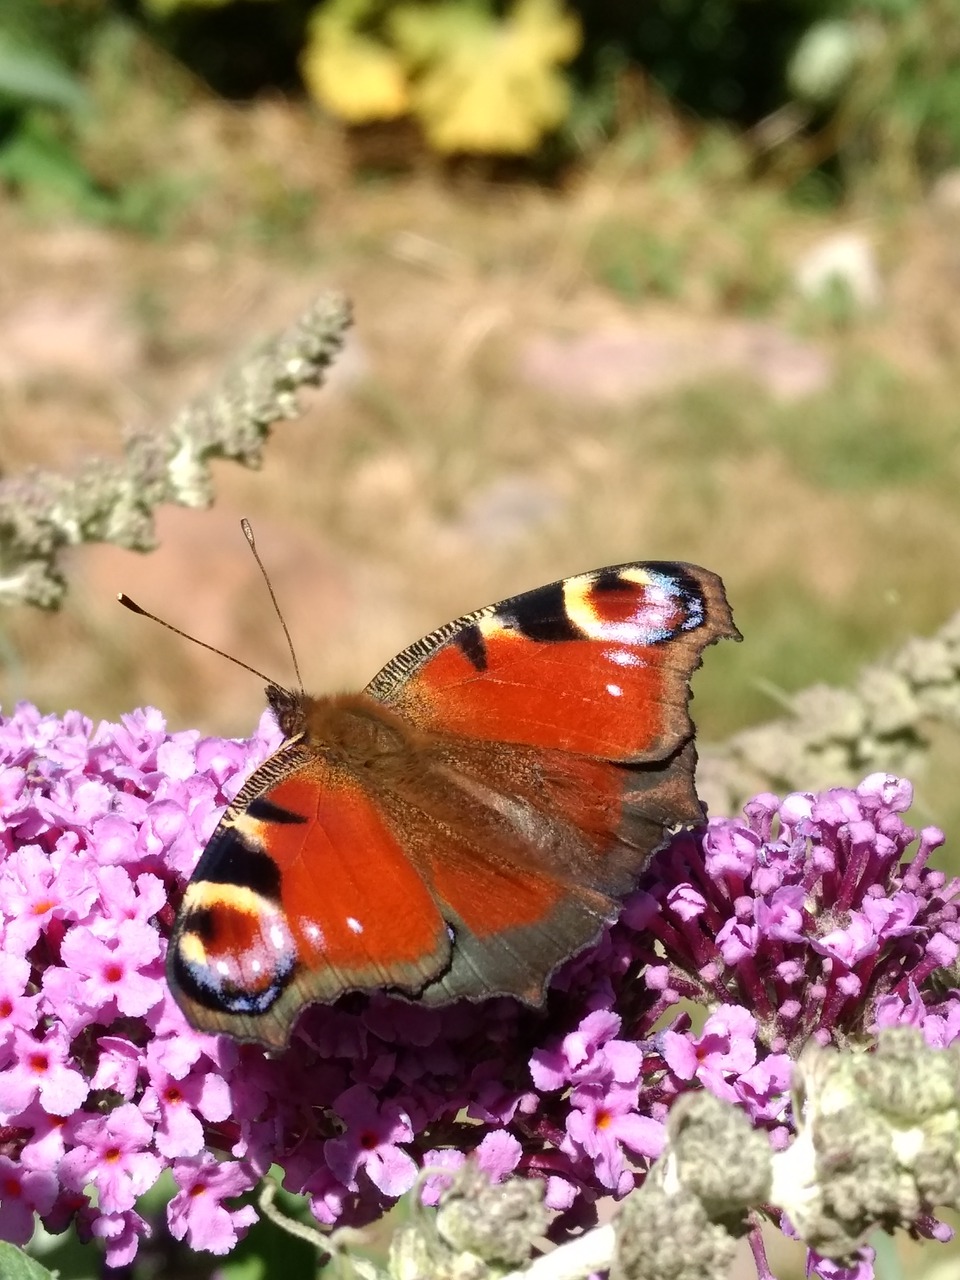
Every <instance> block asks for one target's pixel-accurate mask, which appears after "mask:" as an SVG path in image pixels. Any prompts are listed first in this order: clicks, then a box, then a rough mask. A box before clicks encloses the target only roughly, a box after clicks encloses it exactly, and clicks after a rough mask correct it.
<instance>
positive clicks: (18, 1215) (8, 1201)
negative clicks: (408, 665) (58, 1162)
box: [0, 1156, 57, 1244]
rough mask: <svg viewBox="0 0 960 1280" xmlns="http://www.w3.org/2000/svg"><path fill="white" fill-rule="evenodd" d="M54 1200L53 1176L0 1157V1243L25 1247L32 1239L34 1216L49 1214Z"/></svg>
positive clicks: (55, 1186) (46, 1170) (55, 1190)
mask: <svg viewBox="0 0 960 1280" xmlns="http://www.w3.org/2000/svg"><path fill="white" fill-rule="evenodd" d="M56 1198H57V1178H56V1175H55V1174H54V1173H51V1172H50V1170H48V1169H29V1168H26V1167H24V1166H23V1165H20V1164H14V1162H13V1161H12V1160H9V1159H8V1158H7V1157H6V1156H0V1240H10V1241H12V1242H13V1244H26V1243H27V1241H28V1240H29V1239H30V1237H31V1236H32V1235H33V1227H34V1214H35V1213H49V1212H50V1210H51V1209H52V1208H53V1203H54V1201H55V1200H56Z"/></svg>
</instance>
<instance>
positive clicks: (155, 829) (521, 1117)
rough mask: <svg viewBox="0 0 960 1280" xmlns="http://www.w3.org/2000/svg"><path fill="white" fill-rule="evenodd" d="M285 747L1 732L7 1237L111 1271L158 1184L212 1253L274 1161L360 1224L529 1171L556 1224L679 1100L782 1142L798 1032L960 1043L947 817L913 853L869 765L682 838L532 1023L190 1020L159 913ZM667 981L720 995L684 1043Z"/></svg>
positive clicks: (439, 1014) (631, 1155)
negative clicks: (880, 1032) (169, 1178)
mask: <svg viewBox="0 0 960 1280" xmlns="http://www.w3.org/2000/svg"><path fill="white" fill-rule="evenodd" d="M276 741H277V734H276V730H275V728H274V727H273V724H272V721H270V720H269V719H267V718H265V719H264V721H263V722H262V723H261V726H260V729H259V731H258V733H257V734H256V735H255V736H254V737H253V738H252V739H251V740H250V741H249V742H230V741H221V740H219V739H209V738H201V737H199V735H197V734H195V733H180V734H174V735H168V734H167V733H166V731H165V727H164V724H163V721H162V719H161V717H160V715H159V714H158V713H157V712H155V711H149V710H148V711H145V712H139V713H136V714H134V715H130V716H127V717H125V718H124V719H123V721H122V723H121V724H119V725H114V724H101V725H99V726H98V727H97V728H94V727H93V726H92V725H91V724H90V722H89V721H87V720H85V719H84V718H83V717H81V716H79V715H77V714H68V715H67V716H66V717H64V718H63V719H59V718H55V717H52V716H48V717H43V716H41V715H40V714H39V713H38V712H37V711H36V710H35V709H34V708H32V707H29V706H26V705H24V706H21V707H19V708H18V709H17V711H16V713H15V714H14V715H13V716H12V717H10V718H9V719H6V720H3V721H0V1237H2V1238H5V1239H8V1240H13V1241H16V1242H24V1241H25V1240H27V1239H28V1237H29V1236H30V1233H31V1231H32V1228H33V1222H34V1216H35V1215H39V1217H40V1219H41V1220H42V1221H43V1223H44V1225H45V1226H46V1227H47V1228H48V1230H50V1231H54V1232H56V1231H60V1230H62V1229H64V1228H65V1227H66V1226H67V1225H69V1224H70V1223H73V1224H74V1225H75V1226H76V1229H77V1230H78V1232H79V1233H80V1235H81V1237H83V1238H85V1239H92V1238H98V1239H101V1240H102V1241H103V1243H104V1247H105V1250H106V1260H107V1262H108V1264H109V1265H111V1266H119V1265H124V1264H126V1263H129V1262H130V1261H131V1260H132V1259H133V1258H134V1256H135V1255H136V1252H137V1249H138V1246H139V1245H140V1243H141V1241H142V1239H143V1238H144V1237H147V1236H149V1234H150V1231H151V1229H152V1224H151V1223H149V1222H147V1221H146V1220H145V1219H144V1218H143V1217H142V1216H140V1214H139V1213H138V1211H137V1200H138V1197H139V1196H140V1195H141V1194H142V1193H143V1192H144V1191H146V1190H147V1189H148V1188H150V1187H151V1186H152V1185H153V1184H154V1183H155V1182H156V1180H157V1178H158V1177H159V1175H160V1173H161V1172H162V1171H164V1170H170V1172H171V1173H172V1175H173V1180H174V1182H175V1184H176V1186H177V1188H178V1190H177V1192H176V1194H175V1195H174V1197H173V1199H172V1200H171V1201H170V1203H169V1205H168V1208H167V1226H168V1228H169V1230H170V1231H171V1232H172V1234H173V1235H174V1236H175V1237H177V1238H178V1239H185V1240H186V1241H187V1242H188V1244H189V1245H190V1246H191V1247H192V1248H194V1249H206V1250H210V1251H212V1252H214V1253H225V1252H228V1251H229V1250H230V1249H231V1248H232V1247H233V1245H234V1244H235V1243H236V1241H237V1239H238V1238H239V1236H241V1235H242V1234H243V1233H244V1231H245V1230H246V1229H247V1227H248V1226H249V1225H250V1224H251V1223H252V1222H253V1221H254V1220H255V1218H256V1212H255V1210H254V1209H253V1207H252V1206H251V1205H249V1204H245V1203H243V1202H242V1200H240V1201H238V1197H242V1196H243V1195H244V1194H245V1193H247V1192H249V1191H250V1190H251V1189H252V1188H253V1187H254V1186H255V1185H256V1184H257V1182H258V1180H259V1178H260V1176H261V1175H262V1174H263V1173H264V1172H265V1170H266V1169H267V1168H268V1167H269V1166H270V1165H271V1164H274V1163H277V1164H279V1165H281V1166H282V1167H283V1169H284V1171H285V1185H286V1186H287V1187H288V1189H290V1190H292V1191H295V1192H303V1193H305V1194H306V1195H307V1196H308V1197H309V1202H310V1206H311V1208H312V1211H313V1213H314V1215H315V1216H316V1218H317V1219H318V1221H319V1222H321V1223H323V1224H338V1223H344V1224H346V1223H362V1222H365V1221H369V1220H371V1219H372V1218H375V1217H377V1216H379V1215H380V1214H381V1213H382V1212H383V1211H384V1209H385V1208H386V1207H388V1206H389V1204H391V1203H392V1202H393V1201H394V1200H395V1199H396V1197H397V1196H399V1195H401V1194H402V1193H404V1192H406V1191H408V1190H409V1189H410V1188H411V1186H412V1185H413V1183H414V1180H415V1178H416V1175H417V1172H418V1170H419V1168H420V1167H422V1166H424V1165H428V1166H430V1167H432V1168H434V1169H444V1168H446V1169H452V1168H455V1167H456V1166H458V1165H459V1164H460V1163H462V1161H463V1160H464V1159H465V1158H466V1156H467V1154H474V1155H475V1156H476V1158H477V1159H478V1160H479V1162H480V1164H481V1165H482V1166H483V1167H484V1168H485V1169H486V1170H487V1171H488V1172H489V1173H490V1174H491V1175H493V1176H494V1177H497V1178H500V1177H505V1176H507V1175H508V1174H510V1173H514V1172H520V1173H525V1174H530V1175H536V1176H540V1177H543V1178H545V1179H546V1182H547V1198H548V1202H549V1204H550V1205H551V1206H552V1207H553V1208H554V1209H556V1210H558V1211H559V1212H558V1217H557V1219H556V1222H555V1224H554V1232H555V1234H556V1235H557V1237H558V1238H559V1237H561V1236H562V1235H563V1234H564V1233H565V1232H567V1231H569V1230H571V1229H573V1228H574V1227H578V1226H582V1225H584V1224H585V1223H588V1222H589V1221H590V1220H591V1218H592V1215H593V1212H594V1206H595V1202H596V1201H597V1199H598V1198H599V1197H601V1196H604V1195H609V1194H611V1193H612V1194H613V1195H615V1196H622V1195H624V1194H626V1193H627V1192H628V1191H629V1190H630V1189H631V1188H632V1187H633V1186H635V1185H636V1184H637V1182H638V1181H640V1180H642V1178H643V1175H644V1171H645V1169H646V1168H647V1167H648V1166H649V1163H650V1162H651V1161H652V1160H653V1159H655V1158H656V1156H657V1155H658V1154H659V1152H660V1151H661V1149H662V1146H663V1141H664V1132H665V1131H664V1120H665V1117H666V1114H667V1111H668V1110H669V1107H670V1104H671V1102H672V1101H673V1099H674V1098H675V1097H676V1095H677V1094H679V1093H681V1092H683V1091H685V1090H687V1089H690V1088H693V1087H705V1088H707V1089H710V1090H711V1091H712V1092H714V1093H716V1094H718V1095H719V1096H721V1097H724V1098H729V1099H730V1100H732V1101H734V1102H736V1103H738V1104H739V1105H740V1106H741V1107H743V1108H744V1109H745V1111H746V1112H747V1113H748V1114H749V1115H750V1116H751V1117H752V1119H753V1120H754V1122H755V1124H757V1125H758V1126H762V1127H764V1128H765V1129H766V1130H768V1131H769V1133H770V1135H771V1139H772V1141H773V1142H774V1143H776V1144H782V1143H783V1142H785V1141H787V1139H788V1136H789V1133H790V1125H791V1118H790V1112H789V1099H788V1089H789V1081H790V1068H791V1063H792V1059H793V1055H794V1054H795V1053H796V1051H797V1049H798V1048H799V1046H800V1045H801V1044H802V1043H803V1041H804V1040H806V1039H807V1038H808V1037H809V1036H811V1035H812V1036H815V1037H817V1038H818V1039H820V1040H822V1041H824V1042H826V1041H830V1040H834V1041H840V1042H842V1041H843V1039H844V1038H845V1037H846V1036H848V1035H852V1034H856V1033H859V1032H862V1031H863V1030H864V1029H866V1028H868V1027H871V1026H873V1025H886V1024H887V1023H889V1022H894V1021H912V1022H914V1023H915V1024H917V1025H920V1026H922V1027H923V1029H924V1032H925V1034H926V1035H927V1037H928V1039H930V1040H931V1041H932V1042H934V1043H948V1042H950V1041H951V1040H953V1039H954V1038H956V1037H957V1035H958V1034H960V1004H958V1003H957V1002H956V1001H955V1000H952V999H950V1000H945V1001H942V1002H941V1003H939V1004H938V1003H936V1002H935V1000H934V997H932V996H931V995H930V994H929V992H930V991H931V990H933V989H935V987H934V984H932V983H930V982H929V981H928V980H929V979H930V977H931V974H932V972H933V970H934V969H936V968H938V967H939V966H943V965H946V964H950V963H952V962H953V960H955V958H956V955H957V951H958V944H960V926H958V911H957V906H956V904H955V896H956V893H957V888H958V886H957V885H956V884H955V883H953V882H951V883H947V882H946V880H945V878H944V876H943V875H942V874H940V873H939V872H936V871H933V870H931V869H930V868H929V867H928V866H927V859H928V857H929V854H930V852H931V851H932V850H933V849H934V848H935V847H936V845H937V844H938V843H940V841H941V839H942V837H941V836H940V834H939V832H936V831H935V830H934V829H932V828H930V829H927V830H926V831H924V832H922V833H920V837H919V845H918V848H917V850H916V852H915V853H914V855H913V857H912V858H910V857H909V856H908V849H909V846H910V845H911V844H912V843H913V842H914V840H915V839H916V838H917V833H915V832H914V831H913V830H912V829H911V828H910V827H908V826H907V825H906V824H905V822H904V821H903V819H902V817H901V814H902V812H903V811H904V810H905V809H906V808H907V807H908V805H909V803H910V799H911V796H910V788H909V786H908V784H906V783H903V782H900V781H899V780H897V779H894V778H890V777H887V776H885V775H884V776H880V775H877V776H874V777H873V778H869V779H867V780H866V781H865V782H864V783H863V784H862V785H861V786H860V787H859V788H857V790H855V791H850V790H837V791H831V792H827V793H825V794H823V795H818V796H813V795H793V796H789V797H787V799H786V800H784V801H783V802H782V803H780V802H778V801H777V800H776V799H775V798H774V797H771V796H761V797H758V798H757V799H756V800H755V801H753V802H752V803H751V804H750V805H748V806H747V809H746V817H745V818H741V819H714V820H712V821H711V822H710V824H709V826H708V828H707V829H706V830H705V832H701V833H697V834H696V835H681V836H679V837H677V838H676V839H675V840H674V841H673V842H672V843H671V845H670V846H669V848H668V849H666V850H665V851H664V852H663V853H662V854H661V855H660V856H659V857H658V859H656V861H655V863H654V865H653V866H652V867H651V869H650V871H649V872H648V873H647V874H646V875H645V877H644V879H643V882H642V884H641V887H640V889H639V890H638V892H637V893H636V894H634V895H633V896H632V897H631V898H630V899H629V900H628V902H627V904H626V908H625V911H624V914H623V917H622V919H621V921H620V923H619V924H617V925H616V926H614V927H613V928H612V929H610V930H608V931H607V932H606V933H605V934H604V936H603V937H602V938H601V940H600V941H599V943H598V944H597V945H596V946H595V947H594V948H592V949H591V950H590V951H589V952H587V953H584V954H583V955H581V956H579V957H577V958H575V959H574V960H572V961H570V962H569V963H568V964H567V965H566V966H565V967H564V968H563V970H562V971H561V972H560V973H559V974H558V975H557V978H556V980H555V982H554V985H553V988H552V990H551V993H550V997H549V1001H548V1005H547V1008H546V1010H544V1011H531V1010H528V1009H523V1008H521V1007H519V1006H517V1005H516V1004H515V1003H514V1002H512V1001H509V1000H496V1001H490V1002H487V1003H485V1004H483V1005H470V1004H462V1005H456V1006H452V1007H451V1008H449V1009H446V1010H441V1011H432V1010H427V1009H423V1008H420V1007H419V1006H417V1005H411V1004H408V1003H405V1002H402V1001H396V1000H390V999H388V998H385V997H373V998H362V997H359V996H351V997H347V998H345V999H343V1000H341V1001H340V1002H339V1004H338V1005H337V1006H335V1007H332V1008H320V1007H316V1008H313V1009H311V1010H310V1011H309V1012H308V1013H307V1014H306V1015H305V1016H304V1017H303V1018H302V1019H301V1022H300V1025H299V1027H298V1029H297V1031H296V1032H295V1035H294V1040H293V1044H292V1046H291V1048H290V1050H289V1051H288V1052H287V1053H286V1054H285V1055H283V1056H282V1057H279V1058H270V1057H269V1056H268V1055H267V1054H266V1053H264V1052H263V1051H262V1050H260V1049H258V1048H256V1047H255V1046H250V1045H236V1044H234V1043H233V1042H231V1041H229V1040H227V1039H226V1038H223V1037H212V1036H205V1035H200V1034H198V1033H196V1032H194V1031H192V1030H191V1029H190V1028H189V1027H188V1025H187V1024H186V1022H185V1021H184V1019H183V1017H182V1015H181V1013H180V1011H179V1009H178V1007H177V1006H176V1004H175V1003H174V1001H173V1000H172V998H171V996H170V994H169V992H168V991H167V988H166V984H165V981H164V976H163V960H164V950H165V946H166V938H167V936H168V933H169V930H170V926H171V924H172V911H171V908H170V905H169V904H170V901H171V900H176V898H177V897H178V895H179V890H180V889H181V887H182V884H183V881H184V880H185V878H186V877H187V876H188V875H189V874H190V871H191V870H192V868H193V866H194V864H195V862H196V860H197V857H198V856H199V852H200V849H201V848H202V846H203V844H204V842H205V840H206V839H207V838H208V837H209V835H210V833H211V832H212V830H213V827H214V825H215V823H216V821H217V818H218V816H219V813H220V812H221V810H222V807H223V805H224V804H226V803H227V802H228V801H229V800H230V798H231V797H232V796H233V795H235V794H236V792H237V790H238V789H239V787H240V785H241V783H242V782H243V780H244V778H245V777H246V775H247V774H248V773H249V771H250V770H251V769H252V767H253V766H254V765H255V764H257V763H258V762H259V761H260V760H261V759H262V758H263V757H264V756H265V755H266V754H267V752H268V750H269V749H271V748H272V747H273V746H274V745H275V744H276ZM657 944H659V947H657ZM655 948H656V949H655ZM683 997H692V998H694V999H696V1000H699V1001H700V1002H702V1003H705V1004H707V1005H708V1006H709V1008H710V1009H711V1012H710V1014H709V1016H708V1018H707V1020H706V1022H705V1024H704V1025H703V1027H702V1029H701V1030H700V1031H699V1033H697V1034H694V1033H693V1032H692V1030H691V1026H690V1021H689V1018H688V1017H687V1015H686V1014H679V1013H676V1012H675V1011H674V1009H673V1006H675V1005H676V1004H677V1002H678V1001H680V1000H681V998H683ZM439 1188H440V1179H439V1176H435V1177H433V1178H432V1179H431V1180H430V1181H429V1182H428V1183H427V1186H426V1190H425V1193H424V1197H425V1199H426V1200H427V1201H428V1202H429V1201H431V1200H435V1199H436V1197H437V1195H438V1194H439ZM821 1273H822V1274H823V1275H825V1276H826V1275H829V1276H836V1275H837V1274H838V1272H837V1270H836V1268H833V1269H831V1268H829V1267H826V1265H825V1264H824V1266H823V1268H822V1269H821Z"/></svg>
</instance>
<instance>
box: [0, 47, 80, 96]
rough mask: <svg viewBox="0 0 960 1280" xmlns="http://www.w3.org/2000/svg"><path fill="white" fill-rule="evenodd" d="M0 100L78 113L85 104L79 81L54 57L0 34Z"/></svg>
mask: <svg viewBox="0 0 960 1280" xmlns="http://www.w3.org/2000/svg"><path fill="white" fill-rule="evenodd" d="M0 98H7V99H8V100H9V101H11V102H14V103H16V104H17V105H29V106H46V107H60V108H62V109H64V110H66V111H81V110H83V109H84V108H85V107H86V106H87V105H88V99H87V95H86V93H85V91H84V89H83V86H82V85H81V83H80V81H79V80H77V79H76V77H75V76H73V75H71V73H70V72H69V71H68V70H67V69H66V67H65V66H64V65H63V64H62V63H60V62H57V61H56V60H55V59H54V58H52V57H48V56H46V55H45V54H42V53H37V52H36V51H34V50H30V49H26V48H24V47H23V46H22V45H19V44H17V43H15V42H14V41H12V40H10V39H9V38H6V37H5V36H4V34H3V33H2V32H0Z"/></svg>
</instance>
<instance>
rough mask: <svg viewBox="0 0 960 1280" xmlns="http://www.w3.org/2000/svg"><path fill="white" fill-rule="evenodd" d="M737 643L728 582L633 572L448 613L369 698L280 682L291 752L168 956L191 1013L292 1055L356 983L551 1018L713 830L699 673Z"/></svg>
mask: <svg viewBox="0 0 960 1280" xmlns="http://www.w3.org/2000/svg"><path fill="white" fill-rule="evenodd" d="M127 603H129V602H127ZM141 612H142V611H141ZM724 636H728V637H731V638H733V639H740V635H739V632H738V631H737V629H736V627H735V626H734V624H733V619H732V616H731V613H730V608H729V606H728V604H727V600H726V596H725V594H724V590H723V584H722V582H721V581H720V579H719V578H718V577H717V576H716V575H715V574H713V573H710V572H709V571H708V570H706V569H701V568H699V567H697V566H695V565H689V564H671V563H647V564H622V565H615V566H613V567H611V568H605V569H598V570H596V571H595V572H593V573H582V574H578V575H577V576H576V577H573V578H566V579H564V580H563V581H561V582H554V583H551V584H550V585H549V586H545V587H539V588H537V589H536V590H534V591H528V592H526V593H524V594H523V595H518V596H514V597H512V598H511V599H509V600H504V601H502V602H501V603H499V604H494V605H489V606H488V607H487V608H484V609H478V610H477V611H476V612H475V613H469V614H467V615H466V616H464V617H462V618H458V619H457V621H456V622H450V623H448V624H447V625H446V626H443V627H440V628H438V629H437V630H436V631H433V632H431V633H430V635H428V636H425V637H424V638H423V639H422V640H418V641H417V642H416V643H415V644H412V645H411V646H410V647H409V648H408V649H405V650H404V651H403V652H402V653H401V654H399V655H398V656H397V657H395V658H394V659H393V660H392V661H391V662H388V663H387V665H386V666H385V667H384V668H383V670H382V671H380V672H379V674H378V675H376V676H374V678H373V680H372V681H371V682H370V684H369V685H367V687H366V689H364V691H363V692H362V693H353V694H342V695H335V696H331V697H321V698H313V697H309V696H308V695H306V694H305V693H303V692H302V691H301V692H295V691H294V692H292V691H290V690H288V689H283V688H280V687H279V686H278V685H275V684H270V685H268V687H267V690H266V694H267V700H268V702H269V704H270V707H271V708H272V710H273V712H274V714H275V716H276V718H277V721H278V723H279V725H280V728H281V730H282V731H283V734H284V742H283V743H282V745H281V746H280V748H279V749H278V750H277V751H276V753H275V754H274V755H272V756H271V757H270V758H269V759H268V760H267V761H265V763H264V764H262V765H261V766H260V767H259V768H258V769H256V770H255V771H254V773H253V774H252V775H251V777H250V778H249V779H248V781H247V782H246V784H245V785H244V787H243V789H242V790H241V791H240V793H239V794H238V795H237V797H236V799H235V800H234V802H233V803H232V804H231V805H230V806H229V808H228V809H227V810H226V812H225V813H224V815H223V817H222V818H221V820H220V823H219V825H218V827H217V829H216V830H215V831H214V833H213V836H212V837H211V839H210V841H209V843H208V844H207V846H206V848H205V850H204V852H203V854H202V856H201V858H200V861H199V863H198V865H197V868H196V871H195V872H194V875H193V878H192V879H191V881H190V883H189V884H188V886H187V889H186V891H185V893H184V897H183V901H182V904H181V906H180V910H179V914H178V916H177V920H176V924H175V926H174V930H173V936H172V938H171V941H170V946H169V950H168V958H167V976H168V981H169V984H170V987H171V989H172V991H173V993H174V995H175V997H176V999H177V1001H178V1003H179V1005H180V1007H181V1008H182V1010H183V1012H184V1013H185V1014H186V1016H187V1019H188V1020H189V1021H190V1023H191V1024H192V1025H193V1026H194V1027H196V1028H198V1029H199V1030H201V1031H208V1032H225V1033H226V1034H228V1035H231V1036H234V1037H236V1038H237V1039H238V1040H246V1041H254V1042H256V1043H259V1044H261V1045H264V1046H267V1047H269V1048H272V1049H279V1048H282V1047H283V1046H284V1045H286V1043H287V1041H288V1040H289V1037H290V1032H291V1028H292V1026H293V1024H294V1022H295V1021H296V1019H297V1017H298V1015H299V1013H300V1012H301V1010H302V1009H303V1008H304V1006H305V1005H308V1004H311V1003H315V1002H318V1001H320V1002H332V1001H334V1000H336V999H337V997H338V996H340V995H342V994H344V993H345V992H348V991H374V990H386V991H388V992H390V993H392V994H395V995H398V996H401V997H405V998H407V999H410V1000H416V1001H419V1002H421V1003H423V1004H425V1005H445V1004H449V1003H450V1002H452V1001H454V1000H459V999H462V998H466V999H468V1000H480V999H483V998H485V997H488V996H497V995H503V996H514V997H516V998H517V999H519V1000H521V1001H523V1002H525V1003H526V1004H529V1005H538V1004H541V1003H542V1002H543V999H544V996H545V992H546V988H547V984H548V983H549V981H550V976H551V974H552V973H553V972H554V970H555V969H556V968H557V966H558V965H560V964H561V963H562V962H563V961H564V960H566V959H568V958H569V957H570V956H573V955H575V954H576V953H577V952H579V951H581V950H582V949H583V948H584V947H586V946H588V945H589V944H590V943H591V942H593V941H594V940H595V939H596V938H597V936H598V935H599V933H600V931H601V930H602V928H603V927H604V925H605V924H607V923H608V922H610V921H612V920H614V919H615V918H616V916H617V914H618V911H619V908H620V900H621V899H622V897H623V896H624V895H625V894H626V893H627V892H629V890H630V889H631V888H632V887H633V886H634V884H635V883H636V879H637V876H638V875H639V873H640V872H641V871H642V869H643V868H644V866H645V865H646V864H647V862H648V861H649V859H650V857H651V855H652V854H653V853H654V851H655V850H656V849H658V848H659V847H660V846H661V845H662V844H663V843H664V841H665V840H666V838H667V837H668V836H669V834H670V833H671V832H672V831H673V830H674V829H676V828H677V827H679V826H685V825H690V824H696V823H699V822H701V821H702V819H703V809H702V806H701V804H700V801H699V800H698V799H697V793H696V790H695V788H694V767H695V764H696V748H695V745H694V729H693V724H692V722H691V720H690V716H689V712H688V702H689V698H690V689H689V680H690V676H691V673H692V672H693V671H694V670H695V668H696V667H698V666H699V665H700V658H701V653H702V651H703V649H704V648H705V647H706V646H707V645H708V644H712V643H713V642H714V641H715V640H718V639H720V638H721V637H724Z"/></svg>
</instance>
